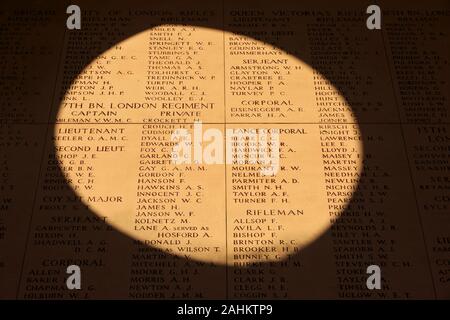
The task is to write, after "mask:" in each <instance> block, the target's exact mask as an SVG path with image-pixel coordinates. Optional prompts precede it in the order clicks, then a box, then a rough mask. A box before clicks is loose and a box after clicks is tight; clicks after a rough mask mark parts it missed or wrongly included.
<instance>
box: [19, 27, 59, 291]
mask: <svg viewBox="0 0 450 320" xmlns="http://www.w3.org/2000/svg"><path fill="white" fill-rule="evenodd" d="M63 27H64V32H63V35H62V41H61V48H60V50H59V57H58V58H57V59H58V60H57V61H58V62H57V67H56V71H55V73H56V76H55V83H54V85H53V94H52V98H51V101H50V108H49V111H48V115H47V126H46V129H45V133H44V143H43V146H42V153H41V161H40V164H39V169H38V174H37V179H36V180H37V181H36V187H35V188H34V197H33V203H32V205H31V214H30V219H29V221H28V228H27V234H26V239H25V248H24V252H23V257H22V264H21V267H20V273H19V282H18V284H17V291H16V299H18V298H19V293H20V287H21V285H22V278H23V270H24V268H25V258H26V255H27V252H28V243H29V238H30V233H31V226H32V222H33V216H34V212H35V207H36V201H37V193H38V188H39V183H40V182H41V174H42V166H43V163H44V160H45V154H46V149H47V145H48V144H47V141H48V140H49V139H48V134H49V131H50V127H51V126H52V122H51V121H50V117H51V115H52V111H53V107H54V105H55V104H56V103H57V102H58V94H57V91H56V87H57V84H58V79H59V78H60V69H61V64H62V60H63V59H62V56H63V49H64V48H65V39H66V31H67V28H66V27H65V25H64V24H63Z"/></svg>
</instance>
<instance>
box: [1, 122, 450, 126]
mask: <svg viewBox="0 0 450 320" xmlns="http://www.w3.org/2000/svg"><path fill="white" fill-rule="evenodd" d="M201 123H202V124H219V125H224V124H225V125H228V124H232V125H238V124H246V125H255V124H282V125H289V124H316V125H326V124H357V125H378V124H386V125H430V126H432V125H433V126H435V125H450V122H426V123H417V122H228V121H227V122H203V121H202V122H201ZM51 124H54V125H124V124H131V125H133V124H134V125H137V124H152V125H153V124H164V125H186V124H192V125H193V124H195V123H194V122H177V123H174V122H110V123H108V122H105V123H98V122H95V123H94V122H1V121H0V125H51Z"/></svg>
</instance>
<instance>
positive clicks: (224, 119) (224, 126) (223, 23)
mask: <svg viewBox="0 0 450 320" xmlns="http://www.w3.org/2000/svg"><path fill="white" fill-rule="evenodd" d="M222 47H223V117H224V118H223V135H224V137H225V139H224V141H225V144H224V149H225V150H224V151H225V152H224V168H225V297H226V299H228V197H227V193H228V186H227V143H226V132H227V103H226V101H227V94H226V74H225V73H226V69H225V54H226V52H225V0H222Z"/></svg>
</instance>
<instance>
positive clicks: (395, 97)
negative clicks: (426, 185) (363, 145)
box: [381, 26, 437, 299]
mask: <svg viewBox="0 0 450 320" xmlns="http://www.w3.org/2000/svg"><path fill="white" fill-rule="evenodd" d="M381 40H382V42H383V48H384V54H385V58H386V64H387V69H388V72H389V77H390V80H391V86H392V91H393V94H394V99H395V106H396V108H397V114H398V121H399V124H400V132H401V136H402V140H403V151H404V152H405V156H406V162H407V165H408V172H409V178H410V181H411V185H412V188H413V195H414V201H415V203H416V209H417V216H418V220H419V225H420V229H421V231H422V240H423V243H424V246H425V254H426V256H427V262H428V270H429V272H430V277H431V284H432V285H433V291H434V297H435V299H436V298H437V291H436V285H435V283H434V277H433V272H432V268H431V262H430V254H429V253H428V246H427V241H426V237H425V231H424V228H423V221H422V216H421V213H420V208H419V201H418V198H417V192H416V184H415V183H414V178H413V173H412V169H411V161H410V159H409V155H408V148H407V144H406V138H405V133H404V128H403V122H402V119H401V113H400V106H399V97H398V96H397V91H396V90H395V86H394V77H393V75H392V73H393V70H391V67H392V66H391V63H390V61H389V58H388V54H387V47H386V40H385V35H384V26H383V27H382V29H381Z"/></svg>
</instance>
